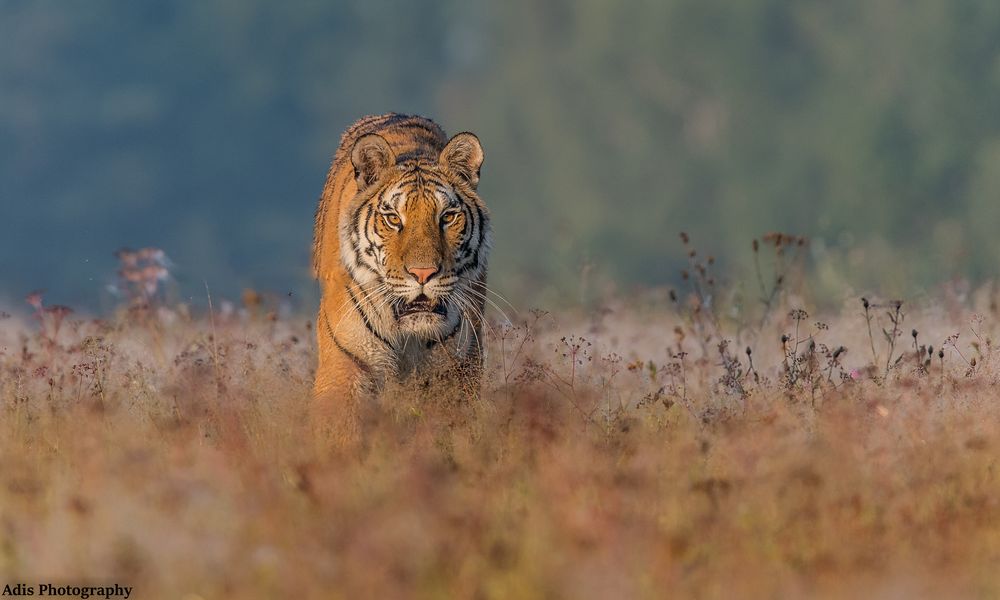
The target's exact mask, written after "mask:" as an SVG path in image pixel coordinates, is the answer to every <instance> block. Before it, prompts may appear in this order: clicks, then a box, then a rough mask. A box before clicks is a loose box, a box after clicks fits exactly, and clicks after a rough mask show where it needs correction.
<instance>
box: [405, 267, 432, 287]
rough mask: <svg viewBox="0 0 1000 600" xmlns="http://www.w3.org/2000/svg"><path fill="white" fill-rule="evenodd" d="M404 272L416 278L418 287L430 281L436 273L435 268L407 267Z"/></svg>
mask: <svg viewBox="0 0 1000 600" xmlns="http://www.w3.org/2000/svg"><path fill="white" fill-rule="evenodd" d="M406 270H407V271H408V272H409V273H410V275H413V276H414V277H416V278H417V281H418V282H419V283H420V285H423V284H425V283H427V282H428V281H430V279H431V277H434V275H435V274H437V272H438V268H437V267H407V268H406Z"/></svg>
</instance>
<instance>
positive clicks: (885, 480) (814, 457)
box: [0, 234, 1000, 600]
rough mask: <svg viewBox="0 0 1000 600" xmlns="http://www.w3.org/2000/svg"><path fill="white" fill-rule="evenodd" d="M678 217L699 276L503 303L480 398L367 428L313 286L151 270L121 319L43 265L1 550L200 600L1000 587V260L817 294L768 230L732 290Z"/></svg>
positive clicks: (397, 411)
mask: <svg viewBox="0 0 1000 600" xmlns="http://www.w3.org/2000/svg"><path fill="white" fill-rule="evenodd" d="M775 236H776V237H775ZM684 242H685V251H686V252H687V253H688V256H689V269H687V270H686V271H685V273H684V274H683V277H684V281H685V287H683V288H678V289H676V290H671V289H662V290H645V291H642V292H639V293H634V294H628V295H625V294H619V295H617V296H611V297H608V298H606V299H605V300H603V301H602V302H599V303H597V304H596V305H595V306H591V307H588V308H585V309H584V308H575V309H562V310H558V311H549V312H546V311H543V310H530V309H527V308H521V309H520V310H518V311H515V310H514V309H513V308H511V307H509V306H507V305H504V304H499V306H500V308H502V309H503V312H504V313H505V315H501V313H500V311H494V316H495V319H494V322H493V323H492V325H491V327H490V328H489V330H488V332H487V338H488V348H489V355H488V360H487V369H486V377H485V381H484V385H483V392H482V395H481V396H480V397H479V398H476V399H470V400H469V401H467V402H464V403H458V404H444V403H442V402H440V401H438V400H436V399H435V398H432V397H425V395H423V394H421V391H420V390H419V389H413V388H408V387H407V386H405V385H404V386H401V387H400V388H399V389H395V390H394V391H393V392H392V394H390V396H389V397H387V398H385V399H384V401H383V402H382V403H381V404H380V405H379V406H378V407H377V408H376V410H374V411H372V415H371V417H370V418H369V420H368V421H367V422H366V426H365V436H364V443H363V444H362V445H361V447H358V448H352V449H350V450H343V449H337V448H329V447H323V446H321V445H318V444H316V443H314V441H313V440H312V437H311V435H310V427H309V421H308V401H309V396H310V385H311V377H312V370H313V368H314V360H315V351H314V348H315V341H314V335H315V332H314V331H313V328H312V322H311V319H312V316H311V315H307V314H302V315H282V314H280V313H279V311H277V309H276V305H274V303H273V302H272V301H271V300H269V299H268V298H267V297H266V296H261V295H258V294H255V293H252V292H248V293H247V294H245V295H244V298H243V301H242V302H241V303H238V304H237V305H234V306H232V307H229V306H225V307H220V305H219V301H218V300H216V305H214V306H213V309H212V310H211V311H205V310H202V311H198V310H194V309H190V308H188V307H186V306H184V305H182V304H176V303H168V302H161V301H158V300H156V298H155V294H145V293H144V292H143V290H146V291H150V292H156V286H155V284H154V283H152V282H154V281H158V280H160V279H162V278H163V275H164V274H163V273H159V272H154V270H152V269H147V271H148V273H146V274H147V275H148V280H144V279H143V275H142V272H138V271H137V272H138V273H139V274H138V275H136V276H135V277H133V278H132V279H133V281H124V282H123V285H134V286H137V287H135V288H134V289H135V290H139V291H137V292H135V293H134V294H132V296H131V297H130V299H129V300H128V301H127V302H124V303H123V305H122V307H121V308H120V309H119V310H118V311H116V312H114V313H113V314H109V315H105V316H103V317H102V318H91V317H83V316H80V315H78V314H76V313H74V312H72V311H71V310H70V309H68V308H65V307H59V306H50V305H48V304H46V303H45V299H44V296H43V295H41V294H33V295H31V296H30V297H29V298H28V300H29V302H28V304H26V305H25V306H29V308H30V309H31V311H30V312H23V313H21V314H20V315H14V316H11V315H7V314H4V315H2V317H3V318H2V320H0V401H2V414H3V417H2V419H0V456H2V457H3V460H2V461H0V577H2V580H3V581H4V582H10V583H13V582H52V583H73V584H76V585H79V584H83V583H101V582H117V583H120V584H128V585H132V586H134V588H135V591H134V593H133V597H135V598H184V599H189V600H194V599H197V598H203V599H210V598H359V597H362V598H369V597H378V598H402V597H408V598H410V597H412V598H662V597H693V598H796V597H815V598H855V597H865V598H944V597H947V598H991V597H1000V571H998V569H997V565H998V564H1000V472H998V465H997V456H998V449H1000V403H998V401H997V400H998V398H997V390H998V383H1000V368H998V364H997V363H998V360H1000V357H998V355H997V350H996V344H995V342H994V340H995V339H997V333H998V329H1000V313H998V309H997V301H998V295H997V293H996V291H995V289H994V288H993V287H990V286H986V287H982V288H980V289H978V290H968V291H967V290H964V289H962V288H961V286H954V285H951V286H942V287H941V288H940V289H939V290H937V291H936V292H935V293H934V294H933V295H931V296H928V297H927V298H923V299H921V300H920V301H913V302H911V301H907V300H906V299H902V300H898V299H891V298H875V297H867V296H866V297H865V298H864V299H862V298H860V297H854V296H851V297H845V298H843V304H842V305H841V306H840V307H839V308H838V307H835V308H829V307H825V306H824V307H820V308H817V307H816V306H814V304H816V303H815V302H813V301H807V300H805V299H803V298H804V297H805V296H804V295H803V293H802V291H801V289H800V288H799V286H798V284H796V283H795V282H796V281H797V280H799V279H800V274H799V273H798V271H797V270H796V267H795V266H794V265H795V264H796V263H795V262H794V261H793V260H791V259H788V260H787V262H783V258H782V257H787V256H793V255H794V253H795V249H796V248H797V247H799V246H800V245H802V244H805V241H804V240H801V241H800V240H799V239H798V238H796V237H794V236H782V235H779V234H772V236H769V237H765V238H762V239H761V240H760V241H759V242H754V249H755V253H759V254H760V255H761V256H762V257H764V260H762V261H761V263H762V267H760V268H759V270H758V273H757V274H756V276H755V277H754V279H753V281H755V285H756V284H759V289H755V291H754V292H753V293H750V292H747V293H746V294H745V295H746V298H745V299H742V300H741V299H740V298H739V297H738V295H737V294H734V293H733V292H732V291H731V290H730V291H727V290H716V288H718V287H721V286H720V285H719V284H718V283H716V281H715V279H714V276H713V274H712V271H713V262H714V261H712V260H711V259H709V258H705V259H702V258H701V257H700V256H699V254H698V253H697V252H696V251H695V250H693V249H692V248H691V247H690V244H689V241H688V240H687V239H686V236H685V239H684ZM125 258H126V259H128V260H131V259H130V258H129V257H125ZM132 258H134V257H132ZM761 263H758V264H761ZM153 265H154V266H155V261H153ZM148 266H149V265H147V267H148ZM124 272H126V273H127V272H128V270H127V269H124ZM143 272H145V271H143ZM126 279H128V278H126ZM751 289H753V287H752V286H751ZM758 296H759V297H758ZM223 308H224V309H223ZM519 308H520V307H519Z"/></svg>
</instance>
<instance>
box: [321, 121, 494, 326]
mask: <svg viewBox="0 0 1000 600" xmlns="http://www.w3.org/2000/svg"><path fill="white" fill-rule="evenodd" d="M351 162H352V163H353V166H354V174H355V180H356V183H357V188H358V193H357V195H355V197H354V198H353V199H352V200H351V201H350V202H349V203H348V205H347V206H346V210H343V211H341V213H340V214H341V220H340V231H339V233H340V248H341V260H342V261H343V263H344V265H345V266H346V268H347V270H348V272H349V273H350V275H351V277H352V278H353V279H354V280H355V281H356V282H357V283H358V284H359V286H360V288H361V290H362V293H363V295H364V296H365V298H364V301H365V302H366V304H367V305H368V309H369V310H371V311H372V312H374V313H375V314H376V315H378V317H379V319H378V320H379V323H378V324H376V327H378V328H379V329H380V330H381V333H382V334H383V335H386V336H387V337H397V338H398V337H400V336H407V335H410V336H416V337H418V338H421V339H427V340H431V339H434V338H441V337H443V336H446V335H449V334H450V333H452V332H454V331H456V330H457V328H458V327H459V326H460V325H461V321H462V319H463V318H466V319H468V318H470V317H471V316H475V315H476V314H477V311H481V310H482V309H481V306H482V304H483V303H482V302H481V301H477V299H481V298H483V297H484V291H483V290H482V289H479V287H478V286H481V285H482V283H481V282H482V279H483V277H484V276H485V273H486V260H487V255H488V253H489V249H490V244H491V235H490V224H489V215H488V213H487V211H486V207H485V205H484V204H483V202H482V200H481V199H480V198H479V196H478V195H477V194H476V188H477V186H478V184H479V170H480V167H481V166H482V163H483V150H482V147H481V145H480V143H479V139H478V138H477V137H476V136H475V135H473V134H471V133H460V134H458V135H456V136H454V137H453V138H451V140H450V141H449V142H448V143H447V144H446V145H445V146H444V148H443V149H442V150H441V152H440V155H439V156H437V157H430V156H427V155H425V154H414V155H402V156H396V155H395V154H394V152H393V150H392V149H391V148H390V146H389V144H388V143H387V142H386V140H385V139H384V138H382V137H381V136H379V135H378V134H368V135H365V136H362V137H361V138H359V139H358V140H357V141H356V142H355V144H354V147H353V150H352V152H351Z"/></svg>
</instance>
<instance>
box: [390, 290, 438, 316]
mask: <svg viewBox="0 0 1000 600" xmlns="http://www.w3.org/2000/svg"><path fill="white" fill-rule="evenodd" d="M393 313H395V316H396V320H399V319H402V318H403V317H409V316H411V315H417V314H433V315H439V316H442V317H445V316H447V315H448V311H447V309H445V306H444V303H443V302H441V301H440V300H431V299H430V298H428V297H427V296H425V295H423V294H420V295H419V296H417V297H416V298H415V299H414V300H413V301H412V302H400V303H397V304H396V305H395V306H394V307H393Z"/></svg>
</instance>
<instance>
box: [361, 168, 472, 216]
mask: <svg viewBox="0 0 1000 600" xmlns="http://www.w3.org/2000/svg"><path fill="white" fill-rule="evenodd" d="M398 168H399V170H400V171H402V173H403V175H402V177H401V178H400V179H399V181H397V182H396V183H394V184H393V185H391V186H389V187H388V188H386V190H385V191H384V192H382V194H381V196H380V199H379V209H380V210H392V211H396V212H400V210H401V209H402V210H414V209H416V208H417V207H418V206H419V205H420V204H423V203H428V202H429V203H432V204H434V205H435V207H444V208H453V207H455V206H458V205H459V204H460V200H459V198H458V196H457V195H456V194H455V190H454V189H453V188H452V187H451V185H449V184H448V183H447V181H446V180H445V179H444V178H443V177H441V176H440V175H438V174H437V173H434V172H433V171H431V170H429V169H428V168H427V166H423V167H421V165H420V164H417V163H404V164H402V165H399V167H398Z"/></svg>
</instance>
